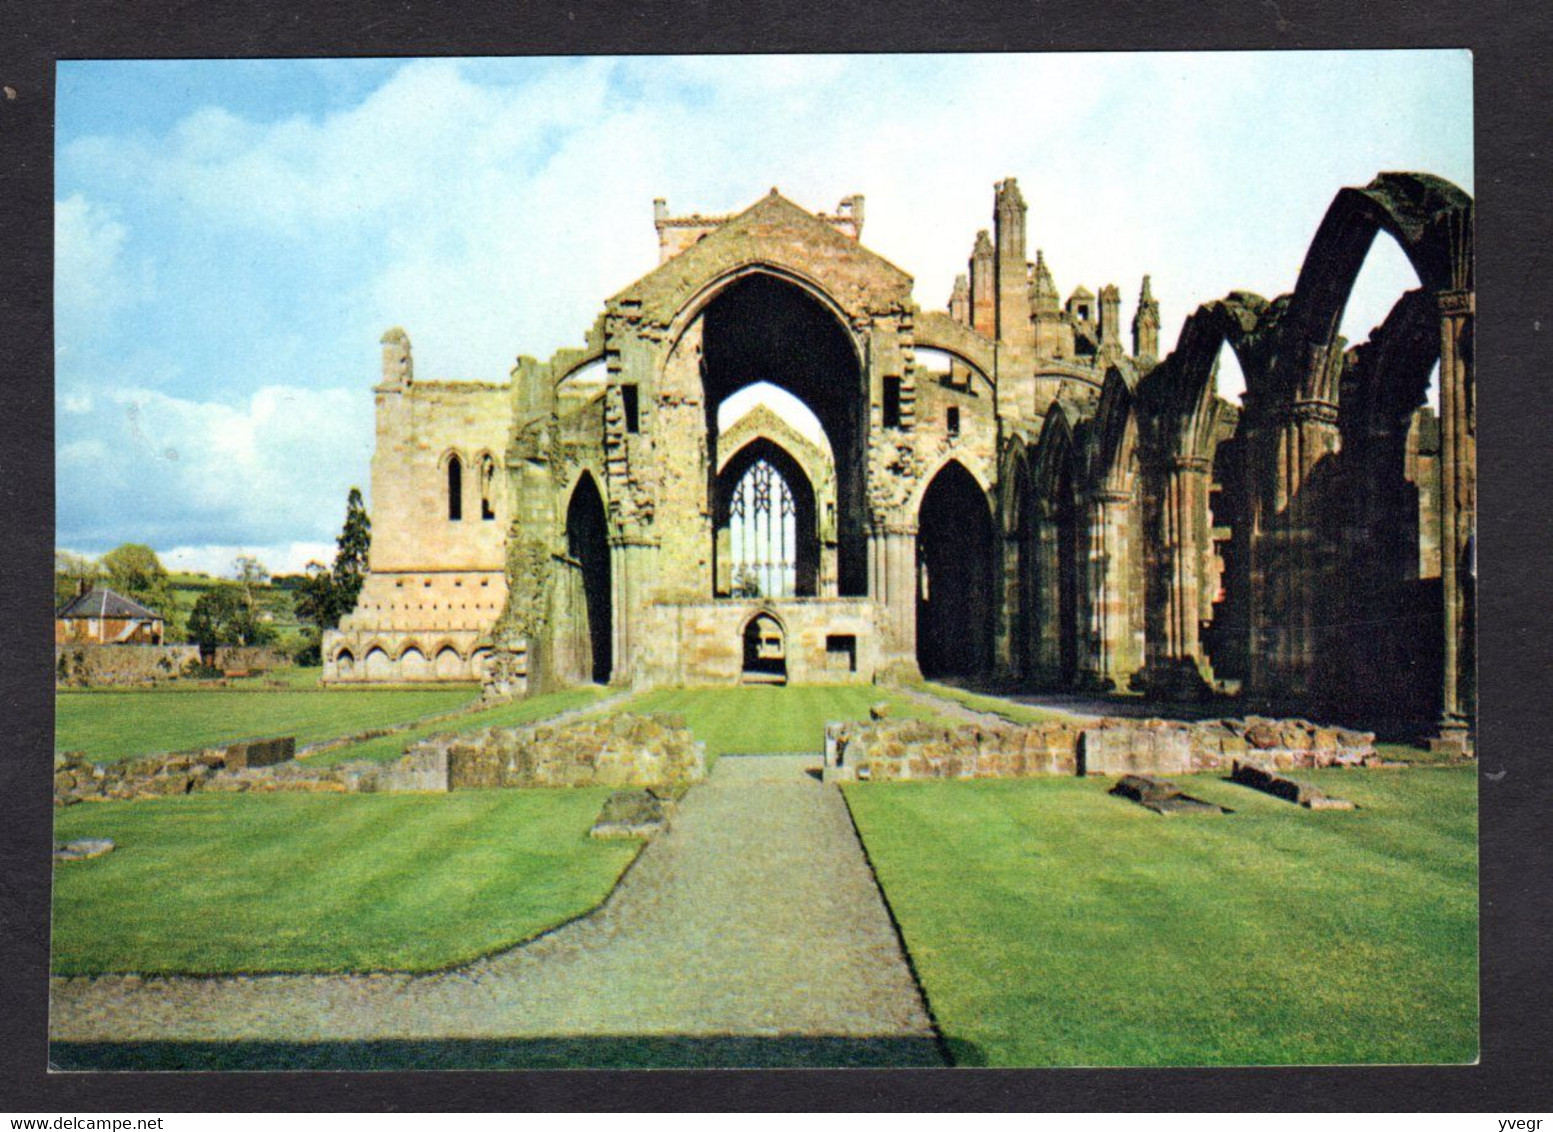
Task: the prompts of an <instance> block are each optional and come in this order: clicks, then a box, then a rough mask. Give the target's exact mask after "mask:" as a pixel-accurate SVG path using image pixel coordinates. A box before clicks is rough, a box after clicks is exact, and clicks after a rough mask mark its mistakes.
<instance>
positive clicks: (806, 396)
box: [701, 270, 868, 597]
mask: <svg viewBox="0 0 1553 1132" xmlns="http://www.w3.org/2000/svg"><path fill="white" fill-rule="evenodd" d="M701 317H702V320H703V326H702V358H701V375H702V383H703V389H704V392H705V406H706V414H707V435H708V438H709V444H708V450H709V451H710V452H712V453H716V451H717V433H718V426H717V410H718V407H719V406H720V405H721V404H722V403H723V402H724V401H725V400H727V398H728V397H730V396H732V395H733V394H735V393H737V392H738V391H739V390H741V389H744V388H746V387H748V386H750V385H754V384H757V383H760V382H765V383H767V384H770V385H774V386H776V387H777V388H778V389H783V390H786V391H787V392H788V393H791V394H792V395H793V396H794V397H796V398H797V399H798V400H799V401H801V402H803V404H804V405H806V406H807V407H808V408H809V410H810V411H811V412H813V413H814V415H815V417H816V418H817V419H818V420H819V422H820V425H821V427H822V428H823V429H824V432H825V438H826V441H827V443H828V444H829V446H830V451H831V453H832V455H833V458H834V460H835V470H836V511H837V515H836V543H837V547H836V550H837V563H836V570H837V583H838V591H839V593H840V594H841V595H842V596H843V597H847V596H862V595H864V594H866V593H867V590H868V549H867V535H866V533H865V531H864V527H863V516H864V515H865V513H866V500H865V498H864V465H865V430H866V426H867V418H868V396H867V389H866V386H865V383H864V381H863V371H862V366H861V363H860V360H859V357H858V353H857V348H856V346H855V344H854V343H853V341H852V339H851V337H850V335H849V334H848V332H847V330H846V328H845V327H844V326H843V324H842V323H841V321H840V320H839V319H838V318H837V316H836V314H835V313H834V312H833V311H832V310H831V309H830V308H829V307H827V306H826V305H825V304H824V303H823V302H821V300H820V299H818V298H816V297H815V296H813V295H811V294H810V293H809V292H807V291H806V290H804V289H803V288H802V287H801V286H799V285H798V284H797V283H794V282H790V281H788V280H786V279H783V278H780V277H778V276H776V275H774V274H770V273H768V272H765V271H760V270H757V271H753V272H751V273H750V274H747V275H744V276H742V277H740V278H738V279H736V280H734V281H733V282H732V283H729V284H728V285H727V286H726V287H724V288H723V290H722V291H721V292H720V293H719V294H718V295H717V296H716V297H715V298H713V299H712V300H711V302H709V303H708V304H707V306H706V307H705V309H704V310H703V312H702V316H701ZM709 464H710V465H711V467H710V468H709V469H708V475H709V477H710V479H711V482H710V483H709V485H708V487H709V489H710V491H709V494H710V495H711V497H712V498H714V499H716V498H718V490H717V489H718V484H717V482H716V479H717V476H716V472H715V470H714V469H715V467H716V465H717V460H716V459H713V460H711V461H709ZM773 466H775V465H773ZM788 483H789V487H793V486H794V483H793V481H792V480H791V479H790V480H789V481H788ZM811 495H812V486H811ZM715 554H716V550H715V547H714V556H715ZM720 573H721V571H716V572H714V577H716V576H718V575H719V574H720ZM795 584H796V581H795Z"/></svg>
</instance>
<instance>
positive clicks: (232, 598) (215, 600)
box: [188, 582, 275, 653]
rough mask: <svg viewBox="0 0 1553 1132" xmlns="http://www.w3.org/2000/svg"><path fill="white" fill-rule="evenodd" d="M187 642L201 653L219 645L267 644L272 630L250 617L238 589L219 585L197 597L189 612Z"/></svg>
mask: <svg viewBox="0 0 1553 1132" xmlns="http://www.w3.org/2000/svg"><path fill="white" fill-rule="evenodd" d="M188 632H189V639H190V640H191V641H193V642H194V643H195V644H197V645H199V647H200V651H201V652H203V653H211V652H214V651H215V650H216V649H217V648H220V647H221V646H222V645H267V644H270V643H272V642H273V641H274V640H275V630H274V629H273V628H272V627H271V626H269V625H265V624H263V623H262V622H260V621H259V620H258V618H257V617H255V616H254V612H253V610H252V609H250V608H249V606H248V602H247V601H246V599H245V598H244V597H243V590H242V587H241V586H237V585H233V584H232V583H230V582H223V583H221V584H220V585H217V586H213V587H211V588H210V589H208V590H206V591H205V592H204V593H202V594H200V596H199V599H198V600H197V601H195V603H194V608H193V609H191V610H190V611H189V626H188Z"/></svg>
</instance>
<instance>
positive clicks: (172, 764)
mask: <svg viewBox="0 0 1553 1132" xmlns="http://www.w3.org/2000/svg"><path fill="white" fill-rule="evenodd" d="M295 754H296V740H295V739H291V738H285V739H262V740H256V741H253V742H245V743H230V744H228V745H226V746H224V747H202V748H199V749H198V750H192V751H172V752H169V753H166V754H159V755H143V756H141V757H140V758H134V759H121V760H119V761H117V762H107V763H94V762H92V761H91V759H89V758H88V757H87V756H86V754H85V753H83V752H81V751H64V752H61V753H57V754H55V756H54V804H55V805H56V806H69V805H73V804H74V803H76V802H105V801H123V800H128V799H133V798H166V797H168V796H170V795H176V794H192V793H194V792H195V791H196V790H202V789H207V788H208V787H209V785H210V783H211V782H212V781H213V779H214V778H215V777H217V775H218V774H219V773H220V772H224V771H237V770H244V769H247V768H254V769H256V770H257V769H258V768H263V767H271V766H274V765H276V764H279V763H284V762H287V761H289V760H291V759H292V758H293V756H294V755H295Z"/></svg>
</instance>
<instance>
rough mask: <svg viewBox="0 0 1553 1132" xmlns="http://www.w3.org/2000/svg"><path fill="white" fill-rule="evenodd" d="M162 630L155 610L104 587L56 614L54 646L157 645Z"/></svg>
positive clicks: (79, 596) (90, 592)
mask: <svg viewBox="0 0 1553 1132" xmlns="http://www.w3.org/2000/svg"><path fill="white" fill-rule="evenodd" d="M165 629H166V626H165V624H164V622H163V620H162V615H161V614H160V613H158V612H156V610H154V609H147V608H146V607H145V606H143V605H141V604H140V603H139V602H138V601H135V600H133V599H131V598H127V597H125V596H124V595H123V594H121V593H115V592H114V591H113V590H110V589H108V588H106V587H105V586H94V587H93V588H91V589H89V590H87V591H86V592H85V593H82V594H78V595H77V596H76V597H75V598H73V599H71V601H70V602H69V603H67V604H66V605H65V607H64V608H63V609H61V610H60V611H59V612H58V613H57V614H55V616H54V643H55V644H56V645H71V644H92V645H159V644H161V643H162V636H163V633H164V631H165Z"/></svg>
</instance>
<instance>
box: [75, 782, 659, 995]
mask: <svg viewBox="0 0 1553 1132" xmlns="http://www.w3.org/2000/svg"><path fill="white" fill-rule="evenodd" d="M608 794H609V791H608V790H606V789H602V788H599V789H592V788H583V789H574V790H471V791H459V792H457V793H454V794H446V795H382V794H348V795H341V794H327V795H299V794H272V795H251V794H221V795H215V794H206V795H200V794H196V795H190V796H188V797H184V798H172V799H166V800H159V801H147V802H103V803H94V804H90V805H82V806H73V807H71V808H70V809H68V810H65V811H63V812H61V813H60V814H59V815H58V820H57V822H56V827H55V829H56V832H55V836H56V837H58V838H60V839H63V840H69V839H72V838H80V837H110V838H112V839H113V840H114V841H115V842H117V845H118V847H117V848H116V849H115V850H114V851H113V852H112V853H109V854H108V855H107V856H105V857H99V858H96V859H94V860H90V861H76V862H67V863H62V864H60V865H58V866H56V868H55V871H54V941H53V955H54V970H55V972H56V973H59V974H86V973H94V972H103V971H138V972H142V973H153V972H157V973H171V972H187V973H216V972H239V971H256V970H264V971H341V970H381V969H396V970H424V969H431V968H436V967H442V966H447V965H449V964H453V963H457V962H462V961H465V960H469V959H472V958H474V957H476V956H478V955H481V954H484V953H486V952H489V951H493V950H496V949H498V948H502V947H507V946H510V945H512V944H515V943H518V942H520V941H522V940H524V939H527V938H529V937H531V936H533V935H536V934H538V933H539V932H542V931H544V930H545V929H547V928H551V927H554V926H555V925H557V924H560V923H562V922H564V921H566V920H568V919H571V918H572V917H574V916H577V915H580V914H582V913H584V912H586V911H588V910H589V909H591V908H593V907H594V906H596V905H597V904H598V903H599V902H600V901H601V900H603V899H604V897H605V896H606V895H607V894H608V893H609V890H610V889H611V888H612V887H613V886H614V883H615V881H616V879H617V878H618V877H619V875H620V873H621V872H622V871H623V870H624V869H625V867H626V865H627V864H628V863H629V862H630V860H631V859H632V857H633V856H634V855H635V854H636V851H637V849H638V847H639V846H638V844H637V843H636V842H634V841H633V842H600V841H592V840H589V838H588V837H587V829H588V827H589V825H590V824H591V823H592V821H593V819H594V817H595V815H597V813H598V811H599V808H600V806H602V805H603V801H604V798H605V797H606V796H608ZM432 925H434V926H435V930H427V929H428V927H429V926H432Z"/></svg>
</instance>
